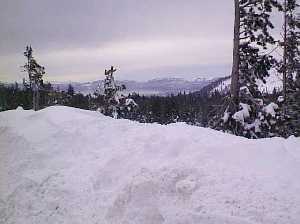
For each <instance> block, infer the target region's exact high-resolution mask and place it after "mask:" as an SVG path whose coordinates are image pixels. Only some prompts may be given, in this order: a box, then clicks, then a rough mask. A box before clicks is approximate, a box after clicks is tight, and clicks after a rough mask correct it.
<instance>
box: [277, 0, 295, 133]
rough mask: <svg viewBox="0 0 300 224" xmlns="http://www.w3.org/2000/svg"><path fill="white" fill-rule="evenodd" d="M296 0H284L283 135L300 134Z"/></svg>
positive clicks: (281, 69) (281, 66) (280, 69)
mask: <svg viewBox="0 0 300 224" xmlns="http://www.w3.org/2000/svg"><path fill="white" fill-rule="evenodd" d="M298 9H299V5H298V4H297V2H296V0H284V9H283V13H284V25H283V32H284V35H283V41H282V43H281V45H282V46H283V60H282V61H281V62H280V68H279V72H280V73H282V74H283V117H284V120H285V122H284V125H283V127H282V135H283V136H285V137H288V136H290V135H296V136H300V93H299V91H300V80H299V79H300V77H299V76H300V75H299V73H300V72H299V71H300V49H299V46H300V16H299V14H298V15H297V14H296V12H297V10H298Z"/></svg>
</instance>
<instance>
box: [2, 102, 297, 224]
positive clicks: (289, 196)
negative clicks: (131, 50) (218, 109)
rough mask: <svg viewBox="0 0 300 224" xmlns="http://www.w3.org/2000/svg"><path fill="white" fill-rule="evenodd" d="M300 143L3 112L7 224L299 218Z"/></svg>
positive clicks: (205, 223)
mask: <svg viewBox="0 0 300 224" xmlns="http://www.w3.org/2000/svg"><path fill="white" fill-rule="evenodd" d="M299 192H300V139H299V138H295V137H291V138H289V139H287V140H284V139H281V138H273V139H264V140H248V139H244V138H241V137H236V136H231V135H228V134H224V133H221V132H217V131H214V130H210V129H205V128H199V127H193V126H188V125H186V124H182V123H177V124H172V125H167V126H162V125H158V124H139V123H136V122H131V121H127V120H115V119H112V118H109V117H105V116H103V115H101V114H100V113H98V112H91V111H84V110H79V109H74V108H68V107H62V106H55V107H49V108H47V109H44V110H41V111H38V112H34V111H26V110H13V111H6V112H1V113H0V223H1V224H4V223H5V224H12V223H18V224H19V223H22V224H34V223H36V224H37V223H38V224H41V223H43V224H47V223H49V224H56V223H68V224H77V223H78V224H82V223H88V224H90V223H91V224H96V223H98V224H103V223H107V224H199V223H201V224H226V223H227V224H255V223H263V224H277V223H278V224H299V223H300V193H299Z"/></svg>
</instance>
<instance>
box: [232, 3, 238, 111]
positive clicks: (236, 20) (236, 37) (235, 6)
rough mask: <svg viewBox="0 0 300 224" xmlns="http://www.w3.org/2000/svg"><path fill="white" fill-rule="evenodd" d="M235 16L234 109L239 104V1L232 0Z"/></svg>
mask: <svg viewBox="0 0 300 224" xmlns="http://www.w3.org/2000/svg"><path fill="white" fill-rule="evenodd" d="M234 8H235V17H234V39H233V63H232V72H231V86H230V92H231V98H232V101H233V103H234V105H235V108H234V110H237V109H238V105H239V90H240V87H239V70H240V69H239V68H240V3H239V0H234Z"/></svg>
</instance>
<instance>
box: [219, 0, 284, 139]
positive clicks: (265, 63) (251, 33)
mask: <svg viewBox="0 0 300 224" xmlns="http://www.w3.org/2000/svg"><path fill="white" fill-rule="evenodd" d="M234 5H235V22H234V47H233V65H232V74H231V91H230V97H229V98H228V100H227V101H226V105H227V106H226V107H225V108H226V110H225V113H224V116H223V117H222V118H221V122H220V123H218V125H219V129H222V130H224V131H227V132H231V133H233V134H236V135H242V136H246V137H249V138H257V137H263V136H267V135H268V134H267V133H262V130H261V126H262V125H261V124H262V123H265V122H266V121H263V119H264V117H263V116H262V113H263V108H264V102H263V99H262V93H261V92H260V91H259V89H258V86H257V80H261V81H262V82H264V83H265V82H266V80H265V78H266V77H268V76H269V71H270V69H271V68H272V67H273V66H274V65H275V64H276V60H275V59H274V58H273V57H272V56H271V55H270V54H266V53H264V51H266V50H267V49H268V45H270V44H271V45H272V44H275V40H274V38H273V37H272V36H271V34H270V33H269V30H270V29H273V28H274V27H273V24H272V22H271V20H270V14H271V13H272V10H273V8H279V9H281V5H280V4H279V3H278V2H277V1H276V0H234Z"/></svg>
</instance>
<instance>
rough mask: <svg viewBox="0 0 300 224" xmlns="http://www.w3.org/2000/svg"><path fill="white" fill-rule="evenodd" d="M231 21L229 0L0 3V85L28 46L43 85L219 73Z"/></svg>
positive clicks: (228, 50) (226, 56) (224, 65)
mask: <svg viewBox="0 0 300 224" xmlns="http://www.w3.org/2000/svg"><path fill="white" fill-rule="evenodd" d="M233 19H234V18H233V1H231V0H209V1H208V0H186V1H184V0H1V1H0V33H1V39H0V81H9V82H11V81H19V80H22V78H23V77H26V74H25V73H24V72H22V68H21V66H22V65H24V64H25V57H24V56H23V52H24V50H25V47H26V45H29V44H30V45H32V47H33V50H34V57H35V59H36V60H37V61H38V62H39V63H40V64H41V65H43V66H44V67H45V68H46V73H47V74H46V75H45V78H46V80H49V81H58V82H61V81H93V80H98V79H103V78H104V69H106V68H109V67H110V66H111V65H114V66H115V67H116V68H117V73H116V74H115V75H116V77H117V79H121V80H139V81H141V80H149V79H153V78H165V77H178V78H185V79H193V78H200V77H201V78H214V77H220V76H227V75H230V70H231V62H232V38H233V36H232V35H233Z"/></svg>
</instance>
